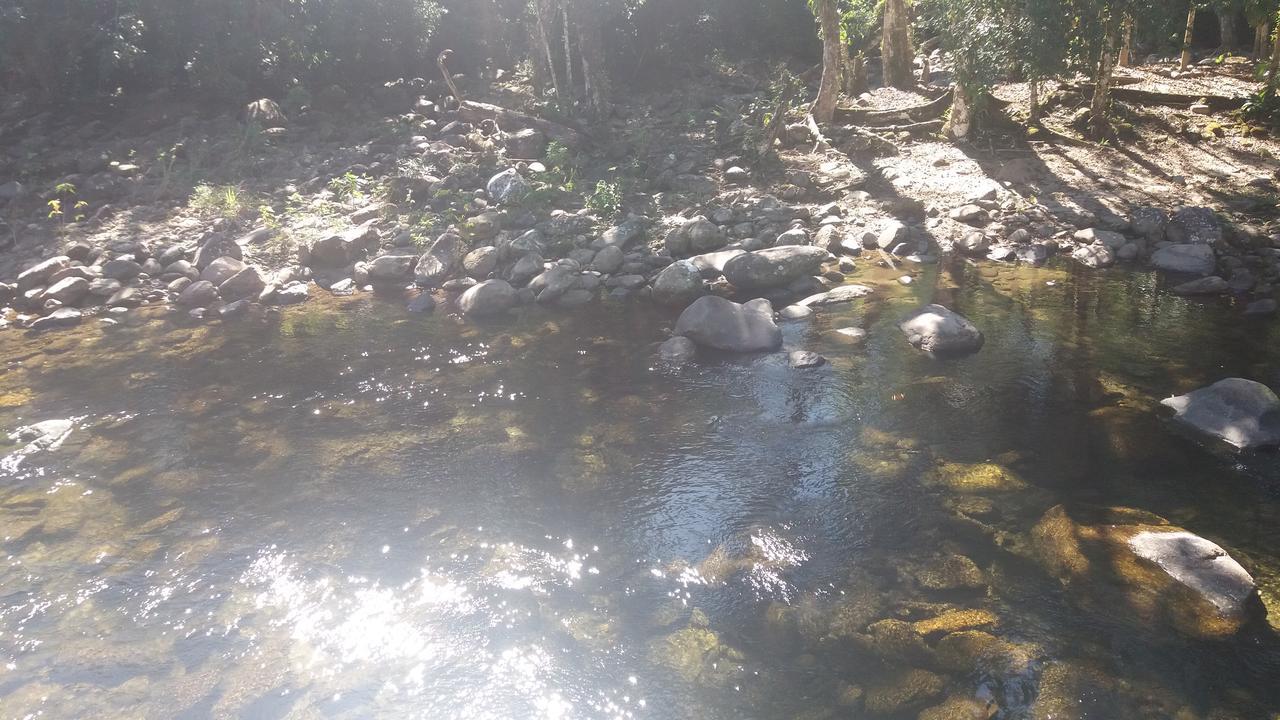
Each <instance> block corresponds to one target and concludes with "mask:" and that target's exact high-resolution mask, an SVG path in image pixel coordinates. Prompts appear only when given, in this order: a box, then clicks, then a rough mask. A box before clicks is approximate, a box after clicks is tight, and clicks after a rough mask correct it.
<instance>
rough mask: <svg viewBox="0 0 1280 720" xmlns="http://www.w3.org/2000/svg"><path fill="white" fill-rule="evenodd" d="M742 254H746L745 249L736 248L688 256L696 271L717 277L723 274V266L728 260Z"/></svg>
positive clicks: (706, 276)
mask: <svg viewBox="0 0 1280 720" xmlns="http://www.w3.org/2000/svg"><path fill="white" fill-rule="evenodd" d="M744 254H746V252H745V251H743V250H738V249H736V248H735V249H733V250H721V251H719V252H711V253H703V254H701V255H694V256H693V257H691V258H689V262H691V263H693V264H694V266H695V267H697V268H698V272H700V273H702V277H704V278H717V277H720V276H721V275H723V274H724V266H725V265H727V264H728V263H729V261H730V260H732V259H734V258H736V257H738V256H739V255H744Z"/></svg>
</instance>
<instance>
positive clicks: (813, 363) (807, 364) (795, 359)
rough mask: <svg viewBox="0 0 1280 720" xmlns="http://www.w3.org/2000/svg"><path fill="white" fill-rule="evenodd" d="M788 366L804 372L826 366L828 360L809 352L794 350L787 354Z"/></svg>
mask: <svg viewBox="0 0 1280 720" xmlns="http://www.w3.org/2000/svg"><path fill="white" fill-rule="evenodd" d="M787 364H789V365H790V366H791V367H793V368H796V369H797V370H803V369H806V368H816V367H821V366H823V365H826V364H827V359H826V358H824V357H822V356H821V355H819V354H818V353H815V352H810V351H808V350H792V351H791V352H790V353H788V354H787Z"/></svg>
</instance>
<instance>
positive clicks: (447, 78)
mask: <svg viewBox="0 0 1280 720" xmlns="http://www.w3.org/2000/svg"><path fill="white" fill-rule="evenodd" d="M452 56H453V51H452V50H449V49H445V50H444V51H442V52H441V53H440V55H439V56H437V57H436V65H437V66H439V68H440V74H441V75H443V76H444V84H445V85H448V86H449V92H450V93H453V99H454V100H456V101H457V102H458V107H462V105H464V104H465V103H466V101H465V100H463V98H462V93H461V92H459V91H458V86H457V85H455V84H454V82H453V77H452V76H451V75H449V68H448V66H447V63H448V62H449V58H450V57H452Z"/></svg>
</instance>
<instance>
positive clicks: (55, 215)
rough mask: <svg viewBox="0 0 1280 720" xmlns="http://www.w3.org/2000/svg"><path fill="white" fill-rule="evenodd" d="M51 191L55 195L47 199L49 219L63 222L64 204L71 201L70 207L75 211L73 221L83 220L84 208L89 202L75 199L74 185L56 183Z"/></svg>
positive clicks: (65, 217)
mask: <svg viewBox="0 0 1280 720" xmlns="http://www.w3.org/2000/svg"><path fill="white" fill-rule="evenodd" d="M53 193H54V195H56V196H57V197H54V198H52V199H51V200H49V202H48V203H46V205H47V206H48V207H49V219H50V220H60V221H61V222H63V223H64V224H65V223H66V222H67V216H66V206H67V203H71V209H72V210H75V211H77V212H76V213H75V215H74V217H73V221H74V222H80V221H81V220H84V218H85V214H84V212H83V211H84V210H85V209H86V208H88V207H89V203H87V202H85V201H84V200H75V196H76V186H75V185H72V184H71V183H58V184H57V185H54V186H53Z"/></svg>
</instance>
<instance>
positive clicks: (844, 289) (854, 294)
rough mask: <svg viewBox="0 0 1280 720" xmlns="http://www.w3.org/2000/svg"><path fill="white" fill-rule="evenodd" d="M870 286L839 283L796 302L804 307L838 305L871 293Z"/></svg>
mask: <svg viewBox="0 0 1280 720" xmlns="http://www.w3.org/2000/svg"><path fill="white" fill-rule="evenodd" d="M871 292H872V291H871V288H869V287H867V286H866V285H841V286H840V287H836V288H832V289H830V290H828V291H826V292H821V293H818V294H816V295H810V296H809V297H807V298H805V299H803V300H801V301H800V302H798V303H796V304H797V305H804V306H805V307H821V306H823V305H839V304H841V303H847V302H853V301H854V300H861V299H862V298H864V297H866V296H868V295H870V294H871Z"/></svg>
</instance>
